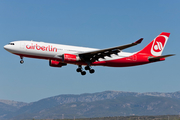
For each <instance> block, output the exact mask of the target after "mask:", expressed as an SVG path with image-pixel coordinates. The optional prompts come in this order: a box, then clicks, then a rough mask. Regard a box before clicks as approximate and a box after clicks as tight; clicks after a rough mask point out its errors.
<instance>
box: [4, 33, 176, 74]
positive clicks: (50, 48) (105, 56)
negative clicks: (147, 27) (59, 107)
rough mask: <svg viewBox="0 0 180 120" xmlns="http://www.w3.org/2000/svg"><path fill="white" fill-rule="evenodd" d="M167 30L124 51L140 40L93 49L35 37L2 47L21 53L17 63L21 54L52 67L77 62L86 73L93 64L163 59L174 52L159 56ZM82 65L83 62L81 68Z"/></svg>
mask: <svg viewBox="0 0 180 120" xmlns="http://www.w3.org/2000/svg"><path fill="white" fill-rule="evenodd" d="M169 35H170V33H166V32H162V33H161V34H160V35H159V36H157V37H156V38H155V39H154V40H153V41H151V42H150V43H149V44H148V45H147V46H146V47H145V48H144V49H142V50H140V51H138V52H134V53H127V52H123V51H122V50H124V49H126V48H129V47H132V46H135V45H137V44H139V43H141V41H142V40H143V38H141V39H139V40H137V41H136V42H134V43H131V44H127V45H122V46H117V47H112V48H107V49H94V48H87V47H76V46H69V45H61V44H52V43H44V42H35V41H14V42H10V43H9V44H7V45H5V46H4V49H5V50H7V51H9V52H11V53H13V54H15V55H18V56H20V58H21V61H20V63H21V64H22V63H24V61H23V57H30V58H39V59H46V60H49V65H50V66H51V67H62V66H65V65H67V64H75V65H78V68H77V69H76V71H77V72H80V73H81V75H85V74H86V72H85V70H89V72H90V73H94V72H95V70H94V69H92V66H108V67H128V66H136V65H143V64H147V63H153V62H157V61H164V60H165V58H166V57H169V56H173V55H174V54H169V55H163V56H161V54H162V52H163V49H164V47H165V45H166V42H167V40H168V38H169ZM82 66H85V67H84V69H85V70H83V68H82Z"/></svg>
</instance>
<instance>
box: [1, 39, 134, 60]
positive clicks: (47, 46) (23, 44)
mask: <svg viewBox="0 0 180 120" xmlns="http://www.w3.org/2000/svg"><path fill="white" fill-rule="evenodd" d="M11 43H13V44H14V45H11V44H8V45H5V46H4V48H5V49H6V50H7V51H9V52H11V53H13V54H16V55H19V56H25V57H26V56H27V57H32V58H42V59H61V58H60V57H59V56H61V55H63V54H65V53H68V54H75V55H76V54H77V53H78V54H79V53H84V52H91V51H95V50H99V49H95V48H87V47H77V46H70V45H62V44H52V43H45V42H35V41H14V42H11ZM133 54H134V53H127V52H120V53H118V54H117V55H115V54H113V55H111V57H107V56H106V57H105V58H104V59H99V61H107V60H115V59H120V58H124V57H128V56H131V55H133Z"/></svg>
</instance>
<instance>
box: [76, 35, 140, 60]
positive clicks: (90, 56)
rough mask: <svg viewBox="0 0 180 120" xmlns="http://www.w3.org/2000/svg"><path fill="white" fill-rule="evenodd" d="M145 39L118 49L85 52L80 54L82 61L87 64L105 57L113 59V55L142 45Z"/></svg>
mask: <svg viewBox="0 0 180 120" xmlns="http://www.w3.org/2000/svg"><path fill="white" fill-rule="evenodd" d="M142 40H143V38H141V39H139V40H137V41H136V42H134V43H131V44H127V45H122V46H117V47H112V48H107V49H101V50H95V51H90V52H85V53H80V54H78V55H79V57H80V58H81V60H83V61H86V62H94V61H97V60H98V59H99V58H104V57H105V56H108V57H111V55H112V54H117V53H119V52H120V51H122V50H123V49H126V48H129V47H132V46H135V45H137V44H140V43H141V42H142Z"/></svg>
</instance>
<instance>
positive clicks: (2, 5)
mask: <svg viewBox="0 0 180 120" xmlns="http://www.w3.org/2000/svg"><path fill="white" fill-rule="evenodd" d="M179 5H180V1H178V0H173V1H169V0H158V1H144V0H138V1H134V0H124V1H123V0H121V1H120V0H113V1H112V0H98V1H97V0H91V1H87V0H86V1H84V0H78V1H66V0H53V1H48V0H38V1H37V0H31V1H24V0H16V1H14V0H8V1H4V0H0V45H1V47H0V54H1V59H0V99H7V100H15V101H23V102H34V101H37V100H40V99H42V98H46V97H51V96H55V95H59V94H81V93H94V92H102V91H107V90H115V91H129V92H175V91H180V74H179V68H180V62H179V61H180V57H179V44H180V40H179V39H180V36H179V35H180V34H179V33H180V32H179V31H180V23H179V22H180V8H179ZM161 32H170V33H171V35H170V38H169V40H168V43H167V44H166V47H165V50H164V52H163V54H164V55H165V54H171V53H174V54H176V56H174V57H170V58H167V59H166V61H163V62H157V63H152V64H147V65H143V66H136V67H128V68H110V67H93V68H94V69H95V70H96V72H95V73H94V74H89V73H88V74H87V75H86V76H81V75H80V74H79V73H77V72H76V68H77V66H75V65H68V66H65V67H62V68H52V67H49V64H48V61H46V60H39V59H31V58H24V61H25V63H24V64H23V65H21V64H20V63H19V61H20V58H19V56H16V55H13V54H11V53H9V52H7V51H5V50H4V49H3V46H4V45H6V44H7V43H9V42H11V41H15V40H34V41H44V42H50V43H59V44H68V45H75V46H85V47H92V48H108V47H114V46H118V45H123V44H127V43H132V42H134V41H136V40H138V39H139V38H142V37H143V38H144V40H143V42H142V43H141V44H140V45H137V46H135V47H132V48H128V49H126V50H124V51H127V52H135V51H138V50H140V49H142V48H143V47H145V46H146V45H147V44H148V43H149V42H150V41H151V40H153V39H154V38H155V37H156V36H157V35H159V34H160V33H161Z"/></svg>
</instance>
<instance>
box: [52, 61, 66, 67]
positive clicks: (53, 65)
mask: <svg viewBox="0 0 180 120" xmlns="http://www.w3.org/2000/svg"><path fill="white" fill-rule="evenodd" d="M65 65H67V64H66V63H61V62H59V61H55V60H49V66H51V67H62V66H65Z"/></svg>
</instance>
